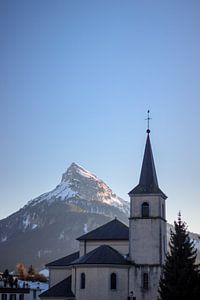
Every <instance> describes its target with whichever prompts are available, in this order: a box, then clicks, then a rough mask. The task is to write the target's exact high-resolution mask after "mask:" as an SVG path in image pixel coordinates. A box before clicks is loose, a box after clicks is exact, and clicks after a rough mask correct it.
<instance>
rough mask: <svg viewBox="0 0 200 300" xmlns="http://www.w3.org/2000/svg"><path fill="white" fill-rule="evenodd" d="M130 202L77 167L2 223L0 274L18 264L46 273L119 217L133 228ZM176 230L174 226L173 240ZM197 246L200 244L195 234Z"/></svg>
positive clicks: (0, 223)
mask: <svg viewBox="0 0 200 300" xmlns="http://www.w3.org/2000/svg"><path fill="white" fill-rule="evenodd" d="M128 216H129V202H127V201H125V200H123V199H121V198H120V197H118V196H117V195H116V194H114V193H113V191H112V190H111V189H110V188H109V187H108V186H107V185H106V184H105V183H104V182H103V181H102V180H101V179H99V178H98V177H97V176H95V175H94V174H92V173H90V172H89V171H87V170H85V169H84V168H82V167H80V166H79V165H77V164H75V163H72V164H71V166H70V167H69V168H68V169H67V171H66V172H65V173H64V174H63V175H62V180H61V182H60V183H59V184H58V185H57V186H56V188H55V189H53V190H52V191H50V192H48V193H45V194H42V195H41V196H39V197H37V198H35V199H33V200H31V201H29V202H28V203H27V204H26V205H25V206H24V207H23V208H21V209H20V210H18V211H17V212H16V213H14V214H12V215H10V216H9V217H7V218H5V219H3V220H0V271H3V270H4V269H6V268H8V269H9V270H10V271H11V270H14V269H15V266H16V264H17V263H18V262H23V263H24V264H25V265H26V266H27V267H28V266H29V265H31V264H32V265H34V267H36V268H38V269H41V268H42V267H43V266H44V264H45V263H48V262H50V261H52V260H54V259H57V258H59V257H62V256H65V255H67V254H69V253H71V252H73V251H75V250H77V247H78V242H77V241H76V238H77V237H79V236H80V235H82V234H84V233H86V232H87V231H90V230H92V229H94V228H96V227H98V226H100V225H102V224H104V223H106V222H108V221H109V220H111V219H112V218H114V217H117V218H119V219H120V220H121V221H123V222H124V223H126V224H128ZM170 229H173V227H172V226H171V225H168V236H169V231H170ZM191 238H192V239H193V240H194V242H195V245H196V247H197V248H198V249H199V253H198V255H199V258H200V242H199V239H198V235H197V234H192V233H191Z"/></svg>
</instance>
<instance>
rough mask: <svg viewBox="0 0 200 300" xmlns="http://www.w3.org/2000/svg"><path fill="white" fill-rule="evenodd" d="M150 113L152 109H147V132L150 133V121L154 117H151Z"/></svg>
mask: <svg viewBox="0 0 200 300" xmlns="http://www.w3.org/2000/svg"><path fill="white" fill-rule="evenodd" d="M149 114H150V110H149V109H148V110H147V118H146V119H145V120H147V133H150V129H149V121H150V120H151V119H152V118H150V117H149Z"/></svg>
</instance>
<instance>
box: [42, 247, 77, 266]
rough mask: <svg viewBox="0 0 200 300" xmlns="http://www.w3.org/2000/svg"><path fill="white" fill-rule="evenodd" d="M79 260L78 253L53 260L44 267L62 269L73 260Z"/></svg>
mask: <svg viewBox="0 0 200 300" xmlns="http://www.w3.org/2000/svg"><path fill="white" fill-rule="evenodd" d="M77 258H79V251H77V252H74V253H72V254H70V255H67V256H64V257H62V258H59V259H57V260H54V261H52V262H50V263H48V264H47V265H46V267H62V266H63V267H64V266H67V265H69V264H70V263H71V262H72V261H73V260H75V259H77Z"/></svg>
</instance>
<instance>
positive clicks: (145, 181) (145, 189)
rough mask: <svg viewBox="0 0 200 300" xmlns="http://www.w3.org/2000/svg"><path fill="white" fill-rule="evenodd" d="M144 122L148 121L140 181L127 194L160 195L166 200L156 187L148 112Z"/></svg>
mask: <svg viewBox="0 0 200 300" xmlns="http://www.w3.org/2000/svg"><path fill="white" fill-rule="evenodd" d="M146 120H147V121H148V129H147V139H146V145H145V151H144V157H143V162H142V169H141V173H140V180H139V184H138V185H137V186H136V187H135V188H134V189H132V190H131V191H130V192H129V195H132V194H162V195H163V196H164V198H167V197H166V195H165V194H164V193H163V192H162V191H161V190H160V188H159V185H158V179H157V175H156V168H155V164H154V159H153V152H152V148H151V142H150V129H149V120H150V117H149V110H148V117H147V119H146Z"/></svg>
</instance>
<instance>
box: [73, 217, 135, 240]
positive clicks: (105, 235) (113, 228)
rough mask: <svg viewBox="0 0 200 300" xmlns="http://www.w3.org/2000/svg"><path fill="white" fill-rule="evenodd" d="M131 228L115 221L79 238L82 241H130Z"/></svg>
mask: <svg viewBox="0 0 200 300" xmlns="http://www.w3.org/2000/svg"><path fill="white" fill-rule="evenodd" d="M128 239H129V228H128V226H126V225H125V224H124V223H122V222H120V221H119V220H117V219H114V220H112V221H110V222H108V223H106V224H104V225H102V226H100V227H98V228H97V229H94V230H92V231H90V232H88V233H86V234H84V235H82V236H80V237H79V238H77V240H78V241H81V240H104V241H105V240H128Z"/></svg>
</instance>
